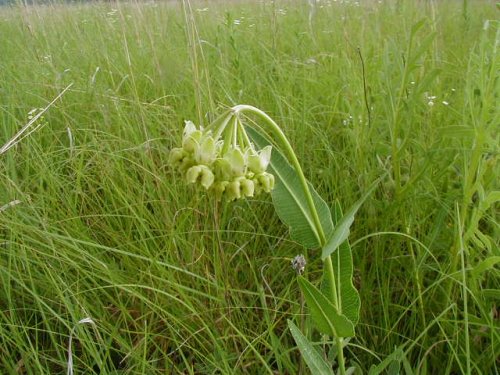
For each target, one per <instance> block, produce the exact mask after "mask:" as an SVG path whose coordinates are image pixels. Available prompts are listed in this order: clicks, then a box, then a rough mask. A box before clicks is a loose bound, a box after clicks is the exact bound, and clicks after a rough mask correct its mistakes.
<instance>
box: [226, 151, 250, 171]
mask: <svg viewBox="0 0 500 375" xmlns="http://www.w3.org/2000/svg"><path fill="white" fill-rule="evenodd" d="M224 159H226V160H227V161H228V162H229V165H230V167H231V174H232V175H233V176H234V177H240V176H243V175H244V174H245V157H244V155H243V153H242V152H241V150H240V149H239V148H231V149H230V150H229V151H228V152H227V153H226V155H224Z"/></svg>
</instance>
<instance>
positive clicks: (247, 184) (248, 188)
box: [240, 177, 255, 197]
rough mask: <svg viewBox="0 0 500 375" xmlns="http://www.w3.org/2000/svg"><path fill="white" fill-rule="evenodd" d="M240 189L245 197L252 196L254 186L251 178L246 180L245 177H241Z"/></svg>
mask: <svg viewBox="0 0 500 375" xmlns="http://www.w3.org/2000/svg"><path fill="white" fill-rule="evenodd" d="M240 190H241V192H242V193H243V195H244V196H246V197H253V193H254V190H255V186H254V183H253V181H252V180H248V179H246V178H244V177H243V178H242V179H241V180H240Z"/></svg>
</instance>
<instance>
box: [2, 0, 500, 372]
mask: <svg viewBox="0 0 500 375" xmlns="http://www.w3.org/2000/svg"><path fill="white" fill-rule="evenodd" d="M466 5H467V7H466V8H465V6H466ZM185 11H186V13H184V12H183V9H182V7H181V5H180V4H177V3H170V2H167V3H156V2H149V3H109V4H102V3H98V4H91V5H59V4H49V5H39V6H28V7H23V6H14V7H10V8H1V9H0V20H1V22H0V41H1V42H0V46H1V53H0V109H1V112H0V113H1V117H0V118H1V121H0V129H1V132H0V145H3V144H4V143H6V142H7V141H9V140H10V139H11V138H12V137H13V136H14V134H15V133H16V132H17V131H18V130H19V129H20V128H22V126H23V125H24V124H26V123H28V121H29V120H28V118H27V116H28V112H29V111H30V110H31V109H33V108H44V107H45V106H47V104H49V103H50V101H51V100H52V99H53V98H55V97H56V96H57V95H58V94H59V93H60V92H61V91H62V90H63V89H64V88H66V87H67V86H68V85H70V84H72V86H71V88H70V89H69V90H68V91H67V92H66V93H65V94H64V95H63V96H62V97H61V98H60V99H59V100H58V101H57V102H55V103H54V104H53V105H52V106H51V107H50V108H49V110H48V111H47V112H46V113H45V114H44V116H45V120H46V121H47V125H46V126H45V127H43V128H41V129H39V130H38V131H37V132H35V133H32V134H31V135H30V136H29V137H27V138H25V139H24V140H23V141H22V142H21V143H19V144H18V145H17V146H15V147H13V148H11V149H10V150H9V151H8V152H6V153H5V154H3V155H0V186H1V187H0V207H2V208H1V209H0V285H1V287H0V372H2V373H28V374H40V373H64V372H65V371H66V366H67V355H68V353H67V346H68V341H69V336H70V333H71V332H72V330H73V329H74V331H73V332H74V333H73V361H74V368H75V373H101V374H104V373H143V374H155V373H192V374H194V373H227V374H232V373H256V374H257V373H258V374H262V373H283V374H285V373H290V374H293V373H297V371H298V369H299V366H300V358H299V354H298V350H297V349H296V347H295V344H294V341H293V339H292V337H291V335H290V334H289V332H288V331H287V328H286V319H287V318H290V317H292V316H296V315H297V314H299V312H300V311H301V307H300V294H299V291H298V289H297V286H296V283H295V276H294V271H293V270H292V269H291V267H290V259H291V258H293V257H294V256H295V255H297V254H298V253H301V252H302V251H303V250H302V249H301V248H300V246H299V245H297V244H295V243H293V242H291V241H290V240H289V237H288V235H287V233H286V228H285V227H284V226H283V225H282V224H281V223H280V222H279V220H278V218H277V216H276V214H275V213H274V211H273V208H272V205H271V204H270V201H269V200H267V199H264V200H263V201H259V200H255V201H252V202H242V203H236V204H227V205H217V204H216V203H214V202H213V201H211V200H210V199H208V198H204V197H203V196H202V195H200V194H198V193H197V192H194V191H192V190H186V188H185V184H184V183H183V181H180V180H179V177H178V176H177V175H176V174H175V173H173V172H172V171H171V169H170V168H169V167H168V166H167V159H168V150H169V149H170V148H171V147H172V146H173V145H175V144H176V143H177V142H178V140H179V138H180V133H181V131H182V127H183V120H185V119H193V120H197V121H199V122H208V121H209V119H211V118H212V117H213V116H214V115H215V114H216V113H214V112H217V110H218V109H221V108H223V107H225V106H227V105H232V104H238V103H246V104H252V105H255V106H257V107H259V108H262V109H263V110H265V111H267V112H268V113H269V114H271V115H272V116H273V118H275V119H276V120H277V121H278V122H279V123H280V124H281V125H282V126H283V128H284V130H285V132H286V133H287V135H288V136H289V138H290V139H291V141H292V142H293V145H294V147H295V149H296V151H297V154H298V155H299V157H300V158H301V160H302V163H303V165H304V166H305V173H306V174H307V177H308V178H309V179H310V180H311V181H312V183H313V184H314V185H315V186H316V187H317V189H318V191H319V192H320V193H321V195H322V196H323V197H327V200H328V202H329V203H330V205H331V206H333V203H334V201H335V200H337V199H338V200H340V202H341V203H342V205H343V206H349V205H350V204H352V203H353V202H355V201H356V200H357V199H358V198H359V196H360V194H361V193H362V192H363V191H364V190H365V189H366V188H367V187H368V185H369V184H370V183H371V182H372V181H373V180H375V179H376V178H378V177H379V176H381V175H382V174H384V173H388V176H389V177H388V178H387V179H386V180H385V181H384V183H383V185H382V186H381V187H380V188H379V189H378V190H377V192H376V195H375V196H374V197H373V198H372V199H371V200H370V201H368V202H367V203H366V204H365V205H364V206H363V208H362V209H361V211H360V212H359V213H358V216H357V218H356V222H355V226H354V228H353V229H354V230H353V233H352V237H351V238H352V247H353V252H354V264H355V268H356V273H357V277H356V283H357V286H358V288H359V290H360V294H361V300H362V311H361V323H360V325H359V329H358V336H357V337H356V338H355V339H353V340H351V341H350V342H349V344H348V346H347V350H346V358H347V361H348V362H350V363H351V364H352V363H353V362H356V363H358V365H359V367H360V368H361V369H362V370H363V371H368V369H369V368H370V367H371V366H372V365H378V364H379V363H380V362H381V361H383V360H384V359H387V358H388V361H392V362H393V363H392V364H391V368H393V369H394V368H398V367H399V366H401V367H402V368H403V369H404V371H406V372H407V373H415V374H427V373H429V374H432V373H442V374H456V373H480V374H492V373H496V372H498V366H499V364H498V361H497V358H498V357H499V355H500V337H499V330H498V298H499V293H498V289H499V284H500V282H499V281H500V279H499V273H498V264H497V263H498V259H499V256H500V253H499V250H498V249H499V241H498V239H499V238H500V235H499V234H500V231H499V225H498V188H499V186H498V164H497V162H498V151H499V150H498V144H499V143H498V124H499V123H500V121H499V120H500V119H499V111H498V94H499V87H498V85H499V82H500V81H499V78H498V71H499V69H498V68H499V57H498V52H497V50H498V41H499V31H498V30H499V28H498V22H497V21H495V17H496V16H497V14H496V13H495V12H496V10H495V8H494V5H493V4H492V3H490V2H487V1H484V2H482V1H477V2H474V3H468V2H465V1H464V2H463V4H462V3H460V2H453V1H444V2H439V3H437V2H432V1H431V2H401V1H382V2H366V3H364V2H363V3H362V4H360V5H358V3H356V2H352V1H332V2H318V3H317V4H316V10H315V12H313V13H310V7H309V5H308V4H307V2H294V1H276V2H272V3H267V2H248V3H246V2H241V3H235V4H223V3H217V2H214V3H211V2H199V3H192V4H191V9H185ZM191 17H192V18H191ZM186 20H187V21H188V22H186ZM190 20H191V21H190ZM487 20H489V22H487ZM193 27H195V28H193ZM189 40H190V41H191V44H192V47H191V48H189V43H188V41H189ZM193 43H194V44H193ZM193 48H194V49H193ZM193 51H197V54H195V55H194V56H193ZM200 52H202V53H203V58H201V57H200V56H201V55H200ZM368 109H369V110H368ZM495 191H496V192H495ZM10 202H12V204H9V203H10ZM313 259H317V257H311V260H313ZM319 270H320V264H319V263H315V262H314V261H312V262H310V264H308V269H307V272H308V273H309V279H311V280H319V277H320V274H319ZM316 276H317V277H316ZM85 317H90V318H91V319H92V320H93V321H94V322H95V325H76V326H75V324H76V323H77V322H78V321H79V320H81V319H83V318H85ZM306 324H309V322H308V321H307V319H306ZM308 331H309V334H310V335H311V338H312V339H314V340H316V341H317V342H318V343H319V342H321V338H320V337H319V336H316V334H315V333H314V330H313V329H312V327H310V328H309V330H308ZM391 355H392V357H391ZM302 371H304V370H303V368H302ZM402 371H403V370H402Z"/></svg>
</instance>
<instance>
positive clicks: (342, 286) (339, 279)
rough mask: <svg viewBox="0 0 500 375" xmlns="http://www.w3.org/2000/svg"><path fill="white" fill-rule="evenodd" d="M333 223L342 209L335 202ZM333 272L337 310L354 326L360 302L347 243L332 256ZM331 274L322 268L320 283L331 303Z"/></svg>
mask: <svg viewBox="0 0 500 375" xmlns="http://www.w3.org/2000/svg"><path fill="white" fill-rule="evenodd" d="M332 217H333V221H334V223H336V222H337V220H340V218H341V217H342V209H341V208H340V204H339V202H335V207H334V209H333V212H332ZM332 264H333V270H334V272H335V285H336V287H337V299H338V304H339V306H338V310H339V312H340V313H341V314H343V315H345V316H346V317H347V318H348V319H349V320H350V321H351V322H352V323H353V324H354V325H356V323H357V322H358V320H359V309H360V305H361V301H360V298H359V294H358V291H357V290H356V288H355V287H354V285H353V282H352V278H353V266H352V251H351V246H350V245H349V241H347V240H346V241H344V242H343V243H342V244H341V245H340V247H339V249H338V251H335V252H334V253H333V254H332ZM330 278H331V274H330V272H328V269H327V267H323V279H322V281H321V291H322V292H323V294H324V295H325V296H326V297H327V298H328V299H329V300H330V301H333V293H332V291H331V287H330V286H331V285H332V282H331V280H330Z"/></svg>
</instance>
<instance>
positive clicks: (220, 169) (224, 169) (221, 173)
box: [213, 159, 232, 181]
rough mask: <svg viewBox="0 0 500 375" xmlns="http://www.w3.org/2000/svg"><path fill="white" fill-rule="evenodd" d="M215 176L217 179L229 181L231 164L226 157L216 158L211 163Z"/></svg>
mask: <svg viewBox="0 0 500 375" xmlns="http://www.w3.org/2000/svg"><path fill="white" fill-rule="evenodd" d="M213 168H214V173H215V177H216V178H217V180H218V181H229V180H230V179H231V177H232V172H231V164H230V163H229V161H228V160H227V159H217V160H215V161H214V164H213Z"/></svg>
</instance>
